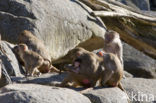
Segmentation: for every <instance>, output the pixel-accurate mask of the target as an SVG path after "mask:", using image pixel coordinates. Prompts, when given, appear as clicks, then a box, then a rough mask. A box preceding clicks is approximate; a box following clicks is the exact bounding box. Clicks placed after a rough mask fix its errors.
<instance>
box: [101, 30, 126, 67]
mask: <svg viewBox="0 0 156 103" xmlns="http://www.w3.org/2000/svg"><path fill="white" fill-rule="evenodd" d="M103 49H104V51H105V52H107V53H113V54H115V55H117V57H118V58H119V60H120V61H121V64H122V65H123V47H122V43H121V40H120V36H119V34H118V33H117V32H115V31H112V30H110V31H108V32H107V33H106V34H105V42H104V48H103Z"/></svg>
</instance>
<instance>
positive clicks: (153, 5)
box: [150, 0, 156, 11]
mask: <svg viewBox="0 0 156 103" xmlns="http://www.w3.org/2000/svg"><path fill="white" fill-rule="evenodd" d="M150 6H151V10H154V11H156V1H155V0H150Z"/></svg>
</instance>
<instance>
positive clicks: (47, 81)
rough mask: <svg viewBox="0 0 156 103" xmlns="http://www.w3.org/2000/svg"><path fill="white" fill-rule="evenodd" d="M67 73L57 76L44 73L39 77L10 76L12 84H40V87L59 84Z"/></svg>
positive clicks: (56, 74)
mask: <svg viewBox="0 0 156 103" xmlns="http://www.w3.org/2000/svg"><path fill="white" fill-rule="evenodd" d="M66 75H67V73H62V74H61V75H59V74H58V73H46V74H42V75H40V76H39V77H28V78H27V79H26V78H25V77H15V76H12V77H11V79H12V80H13V82H14V83H35V84H42V85H54V84H56V83H60V82H61V81H63V79H64V77H65V76H66Z"/></svg>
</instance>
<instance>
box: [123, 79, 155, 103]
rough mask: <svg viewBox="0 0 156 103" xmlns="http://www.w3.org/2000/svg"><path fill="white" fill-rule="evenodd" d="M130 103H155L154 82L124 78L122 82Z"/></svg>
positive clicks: (153, 80) (151, 80) (152, 80)
mask: <svg viewBox="0 0 156 103" xmlns="http://www.w3.org/2000/svg"><path fill="white" fill-rule="evenodd" d="M122 84H123V86H124V88H125V89H126V92H127V93H128V95H129V98H130V100H131V101H132V103H155V102H156V88H155V85H156V80H155V79H143V78H126V79H123V80H122Z"/></svg>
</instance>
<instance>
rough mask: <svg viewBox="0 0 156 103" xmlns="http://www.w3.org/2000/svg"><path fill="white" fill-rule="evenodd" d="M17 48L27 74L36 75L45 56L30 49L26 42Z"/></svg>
mask: <svg viewBox="0 0 156 103" xmlns="http://www.w3.org/2000/svg"><path fill="white" fill-rule="evenodd" d="M17 50H18V54H19V57H20V58H21V60H22V61H23V62H24V66H25V69H26V76H28V75H30V76H34V75H35V73H36V72H38V68H39V67H40V66H41V65H42V64H43V62H44V60H43V58H42V57H41V56H40V55H39V54H38V53H36V52H34V51H31V50H29V49H28V47H27V45H26V44H19V45H18V46H17Z"/></svg>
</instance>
